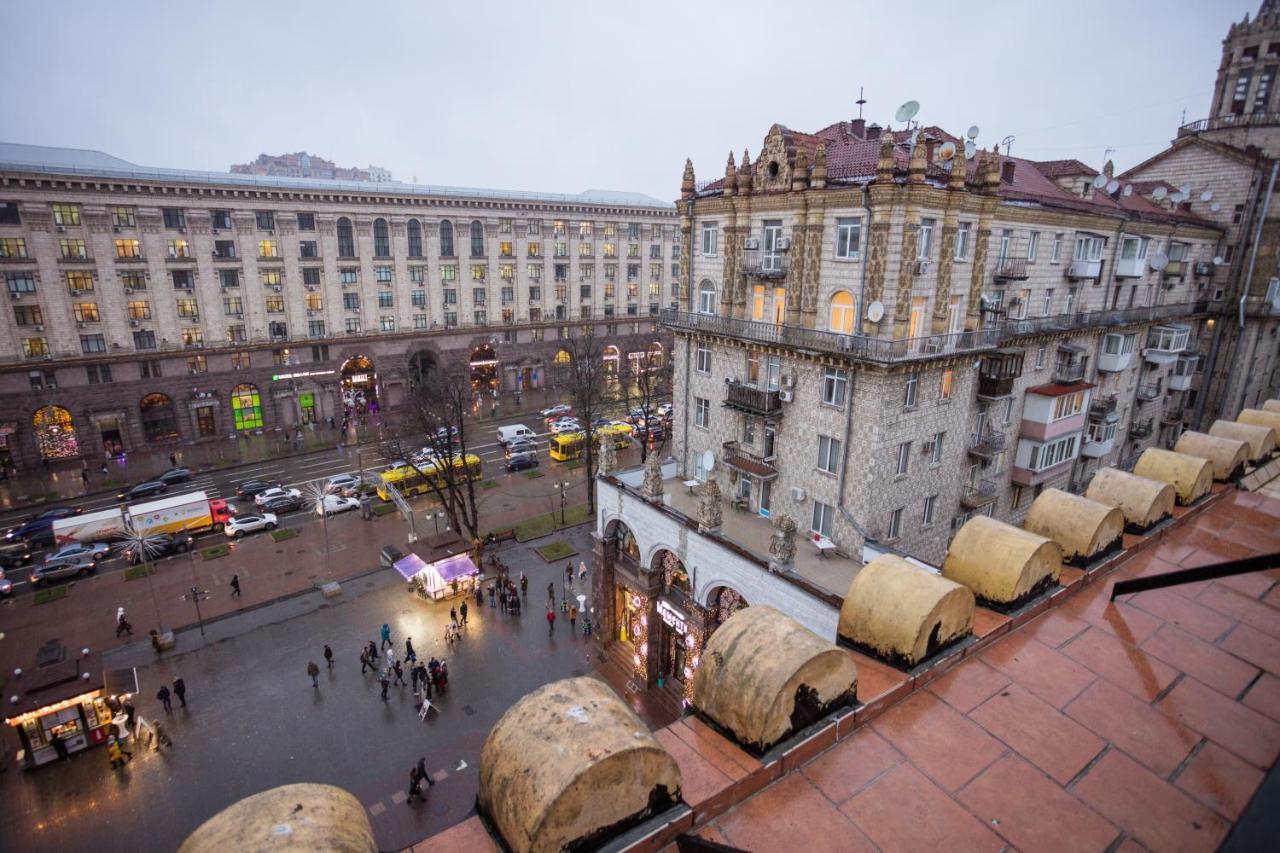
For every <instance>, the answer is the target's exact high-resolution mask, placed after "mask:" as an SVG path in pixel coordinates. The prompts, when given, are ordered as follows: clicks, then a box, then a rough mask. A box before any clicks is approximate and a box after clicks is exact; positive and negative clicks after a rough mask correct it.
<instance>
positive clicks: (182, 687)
mask: <svg viewBox="0 0 1280 853" xmlns="http://www.w3.org/2000/svg"><path fill="white" fill-rule="evenodd" d="M173 695H174V696H177V697H178V701H179V702H181V703H182V707H184V708H185V707H187V683H186V682H185V681H183V680H182V679H181V678H175V679H174V680H173Z"/></svg>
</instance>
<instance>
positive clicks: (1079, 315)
mask: <svg viewBox="0 0 1280 853" xmlns="http://www.w3.org/2000/svg"><path fill="white" fill-rule="evenodd" d="M1208 310H1209V302H1208V300H1202V301H1199V302H1171V303H1167V304H1164V305H1146V306H1142V307H1138V308H1119V309H1116V310H1113V311H1076V312H1074V313H1070V314H1051V315H1050V316H1048V317H1034V318H1032V319H1029V320H1008V321H1006V322H1005V324H1004V329H1005V335H1006V337H1009V338H1013V337H1018V336H1020V335H1037V334H1041V333H1043V332H1060V331H1070V330H1072V329H1096V328H1100V327H1104V326H1125V325H1129V324H1131V323H1144V322H1145V323H1153V322H1156V321H1164V320H1173V319H1179V318H1182V317H1192V316H1194V315H1196V314H1204V313H1206V312H1207V311H1208Z"/></svg>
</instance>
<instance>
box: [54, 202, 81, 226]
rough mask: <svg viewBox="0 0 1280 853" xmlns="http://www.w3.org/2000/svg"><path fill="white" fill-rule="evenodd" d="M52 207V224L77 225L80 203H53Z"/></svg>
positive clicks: (78, 222)
mask: <svg viewBox="0 0 1280 853" xmlns="http://www.w3.org/2000/svg"><path fill="white" fill-rule="evenodd" d="M52 207H53V224H54V225H79V224H80V205H78V204H55V205H52Z"/></svg>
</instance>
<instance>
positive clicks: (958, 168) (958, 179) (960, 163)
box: [947, 147, 968, 190]
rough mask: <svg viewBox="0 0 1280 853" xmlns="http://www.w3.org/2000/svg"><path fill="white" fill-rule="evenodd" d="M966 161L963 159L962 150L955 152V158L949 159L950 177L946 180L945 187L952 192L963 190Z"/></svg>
mask: <svg viewBox="0 0 1280 853" xmlns="http://www.w3.org/2000/svg"><path fill="white" fill-rule="evenodd" d="M967 163H968V161H967V160H965V159H964V148H963V147H961V148H958V149H957V150H956V156H955V157H953V158H951V177H950V178H948V179H947V187H948V188H950V189H953V190H963V189H964V177H965V169H966V167H967Z"/></svg>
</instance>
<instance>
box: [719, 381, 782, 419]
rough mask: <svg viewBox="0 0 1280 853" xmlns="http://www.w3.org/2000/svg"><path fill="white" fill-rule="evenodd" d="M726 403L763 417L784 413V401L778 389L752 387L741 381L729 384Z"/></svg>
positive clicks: (774, 416)
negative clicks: (767, 389) (768, 389)
mask: <svg viewBox="0 0 1280 853" xmlns="http://www.w3.org/2000/svg"><path fill="white" fill-rule="evenodd" d="M724 405H726V406H728V407H729V408H731V409H737V410H738V411H741V412H746V413H748V414H752V415H759V416H760V417H762V418H776V417H781V415H782V401H781V400H780V399H779V396H778V392H777V391H766V390H764V389H762V388H752V387H751V386H750V385H744V384H743V383H741V382H730V383H729V384H728V386H727V387H726V394H725V398H724Z"/></svg>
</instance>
